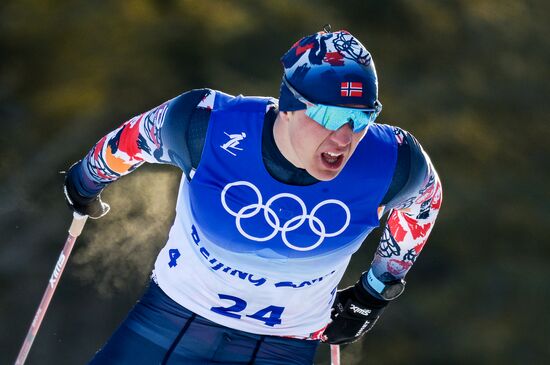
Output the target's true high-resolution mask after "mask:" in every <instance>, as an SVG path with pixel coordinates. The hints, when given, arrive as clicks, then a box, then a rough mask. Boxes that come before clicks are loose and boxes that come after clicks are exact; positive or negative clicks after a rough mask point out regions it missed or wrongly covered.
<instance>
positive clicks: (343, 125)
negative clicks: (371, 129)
mask: <svg viewBox="0 0 550 365" xmlns="http://www.w3.org/2000/svg"><path fill="white" fill-rule="evenodd" d="M281 61H282V63H283V66H284V74H283V81H282V84H281V93H280V98H279V110H280V112H281V113H279V118H278V120H279V122H276V125H275V129H274V132H275V140H276V142H277V145H278V147H279V148H280V149H281V152H283V155H284V156H285V157H286V158H287V159H288V160H289V161H290V162H291V163H292V164H294V165H295V166H297V167H300V168H303V169H305V170H306V171H307V172H308V173H309V174H310V175H312V176H313V177H315V178H317V179H319V180H325V181H326V180H331V179H333V178H335V177H336V176H337V175H338V174H339V173H340V172H341V171H342V169H343V168H344V165H345V164H346V163H347V161H348V160H349V158H350V157H351V155H352V154H353V153H354V151H355V148H356V147H357V145H358V144H359V142H360V141H361V139H362V138H363V137H364V136H365V134H366V132H367V129H368V126H369V125H370V124H371V123H372V122H374V120H375V119H376V117H377V116H378V114H379V113H380V110H381V108H382V105H381V104H380V102H379V101H378V81H377V77H376V70H375V68H374V63H373V61H372V58H371V55H370V53H369V52H368V51H367V50H366V49H365V47H363V45H362V44H361V43H360V42H359V41H358V40H357V39H356V38H355V37H354V36H352V35H351V34H350V33H349V32H347V31H337V32H330V31H324V32H319V33H317V34H314V35H311V36H308V37H305V38H302V39H301V40H299V41H298V42H296V43H295V44H294V45H293V46H292V48H290V50H289V51H288V52H287V53H286V54H285V55H284V56H283V57H282V58H281Z"/></svg>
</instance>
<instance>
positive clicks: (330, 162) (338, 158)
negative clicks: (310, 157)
mask: <svg viewBox="0 0 550 365" xmlns="http://www.w3.org/2000/svg"><path fill="white" fill-rule="evenodd" d="M321 160H322V161H323V164H324V165H325V166H326V167H328V168H330V169H337V168H339V167H340V166H341V165H342V162H343V161H344V154H343V153H334V152H323V153H321Z"/></svg>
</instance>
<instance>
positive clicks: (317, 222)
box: [221, 181, 351, 251]
mask: <svg viewBox="0 0 550 365" xmlns="http://www.w3.org/2000/svg"><path fill="white" fill-rule="evenodd" d="M237 186H246V187H248V188H250V189H251V190H252V191H253V192H254V193H255V194H256V198H257V202H256V203H252V204H249V205H245V206H243V207H242V208H240V209H239V210H238V211H234V210H233V209H231V208H230V207H229V206H228V205H227V200H226V195H227V192H228V191H229V190H230V189H231V188H233V187H237ZM284 198H287V199H292V200H294V201H296V203H298V205H299V206H300V209H301V214H299V215H297V216H294V217H292V218H290V219H289V220H287V221H286V222H284V223H283V224H282V225H281V218H279V216H278V215H277V212H276V211H275V210H274V209H273V208H272V207H271V206H272V204H273V203H274V202H275V201H277V200H278V199H284ZM221 203H222V205H223V207H224V209H225V211H226V212H227V213H229V214H231V215H232V216H234V217H235V226H236V227H237V230H238V231H239V233H240V234H241V235H243V236H244V237H246V238H248V239H249V240H252V241H257V242H265V241H269V240H270V239H272V238H273V237H275V236H276V235H277V234H278V233H281V239H282V240H283V243H284V244H285V245H286V246H287V247H288V248H290V249H293V250H296V251H310V250H313V249H314V248H316V247H318V246H319V245H320V244H321V243H323V241H324V240H325V238H329V237H336V236H338V235H340V234H341V233H342V232H344V231H345V230H346V228H347V227H348V226H349V222H350V219H351V213H350V210H349V208H348V206H347V205H346V204H344V203H343V202H341V201H340V200H337V199H327V200H323V201H322V202H320V203H318V204H317V205H316V206H315V207H313V209H312V210H311V212H309V213H308V209H307V207H306V204H305V203H304V201H303V200H302V199H300V197H298V196H296V195H294V194H290V193H280V194H277V195H274V196H272V197H271V198H270V199H269V200H267V202H266V203H265V204H264V203H263V197H262V194H261V192H260V190H259V189H258V188H257V187H256V186H255V185H254V184H252V183H250V182H248V181H236V182H232V183H229V184H227V185H226V186H225V187H224V189H223V190H222V193H221ZM325 205H333V206H334V205H335V206H338V207H340V208H341V210H340V212H341V211H342V210H343V214H344V216H345V221H344V223H343V224H342V227H341V228H340V229H338V230H336V231H335V232H327V229H326V225H325V223H324V222H323V221H322V220H321V219H320V218H319V217H317V216H316V215H315V214H316V213H317V211H318V210H319V209H320V208H322V207H324V206H325ZM332 209H335V211H336V212H338V210H336V208H332ZM262 213H263V218H264V219H265V222H266V223H267V224H268V225H269V227H271V228H272V229H273V231H272V232H271V233H269V234H268V235H266V236H264V237H256V236H254V235H251V234H249V233H247V232H246V231H245V230H244V228H243V227H242V221H243V220H245V219H249V218H252V217H255V216H256V215H258V214H262ZM334 214H338V213H334ZM340 214H341V213H340ZM306 220H307V222H308V225H309V229H310V230H311V231H312V232H313V233H314V234H315V235H316V236H318V239H317V241H316V242H314V243H312V244H311V245H309V246H305V247H303V246H296V245H295V244H293V243H291V242H289V240H288V237H287V235H288V233H289V232H291V231H295V230H297V229H298V228H300V227H302V225H303V224H304V223H305V222H306Z"/></svg>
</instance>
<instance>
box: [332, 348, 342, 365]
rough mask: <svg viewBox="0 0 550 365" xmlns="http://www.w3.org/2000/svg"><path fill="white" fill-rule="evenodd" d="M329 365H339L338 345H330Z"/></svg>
mask: <svg viewBox="0 0 550 365" xmlns="http://www.w3.org/2000/svg"><path fill="white" fill-rule="evenodd" d="M330 365H340V345H330Z"/></svg>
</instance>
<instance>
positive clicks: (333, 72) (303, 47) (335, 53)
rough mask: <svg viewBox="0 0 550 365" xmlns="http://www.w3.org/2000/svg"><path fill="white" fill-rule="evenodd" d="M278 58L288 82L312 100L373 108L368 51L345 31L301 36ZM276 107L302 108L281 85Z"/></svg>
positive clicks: (374, 93) (373, 84)
mask: <svg viewBox="0 0 550 365" xmlns="http://www.w3.org/2000/svg"><path fill="white" fill-rule="evenodd" d="M281 61H282V63H283V66H284V75H285V76H286V78H287V80H288V81H289V82H290V84H291V85H292V86H293V87H294V88H295V89H296V90H297V91H298V92H300V94H302V95H303V96H304V97H305V98H306V99H308V100H310V101H312V102H314V103H319V104H328V105H350V104H353V105H364V106H366V107H373V106H374V105H375V103H376V102H377V100H378V78H377V76H376V69H375V67H374V62H373V60H372V57H371V54H370V53H369V52H368V51H367V49H366V48H365V47H364V46H363V45H362V44H361V42H359V40H358V39H357V38H355V37H354V36H353V35H352V34H350V33H349V32H348V31H345V30H339V31H336V32H325V31H322V32H319V33H316V34H313V35H310V36H307V37H304V38H302V39H300V40H299V41H298V42H296V43H295V44H294V45H293V46H292V47H291V48H290V49H289V50H288V52H287V53H286V54H285V55H284V56H283V57H282V58H281ZM279 107H280V110H283V111H288V110H299V109H305V105H304V104H303V103H301V102H299V101H298V100H296V99H295V98H294V97H293V96H292V93H290V91H289V90H288V89H287V88H286V86H284V85H281V95H280V101H279Z"/></svg>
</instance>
